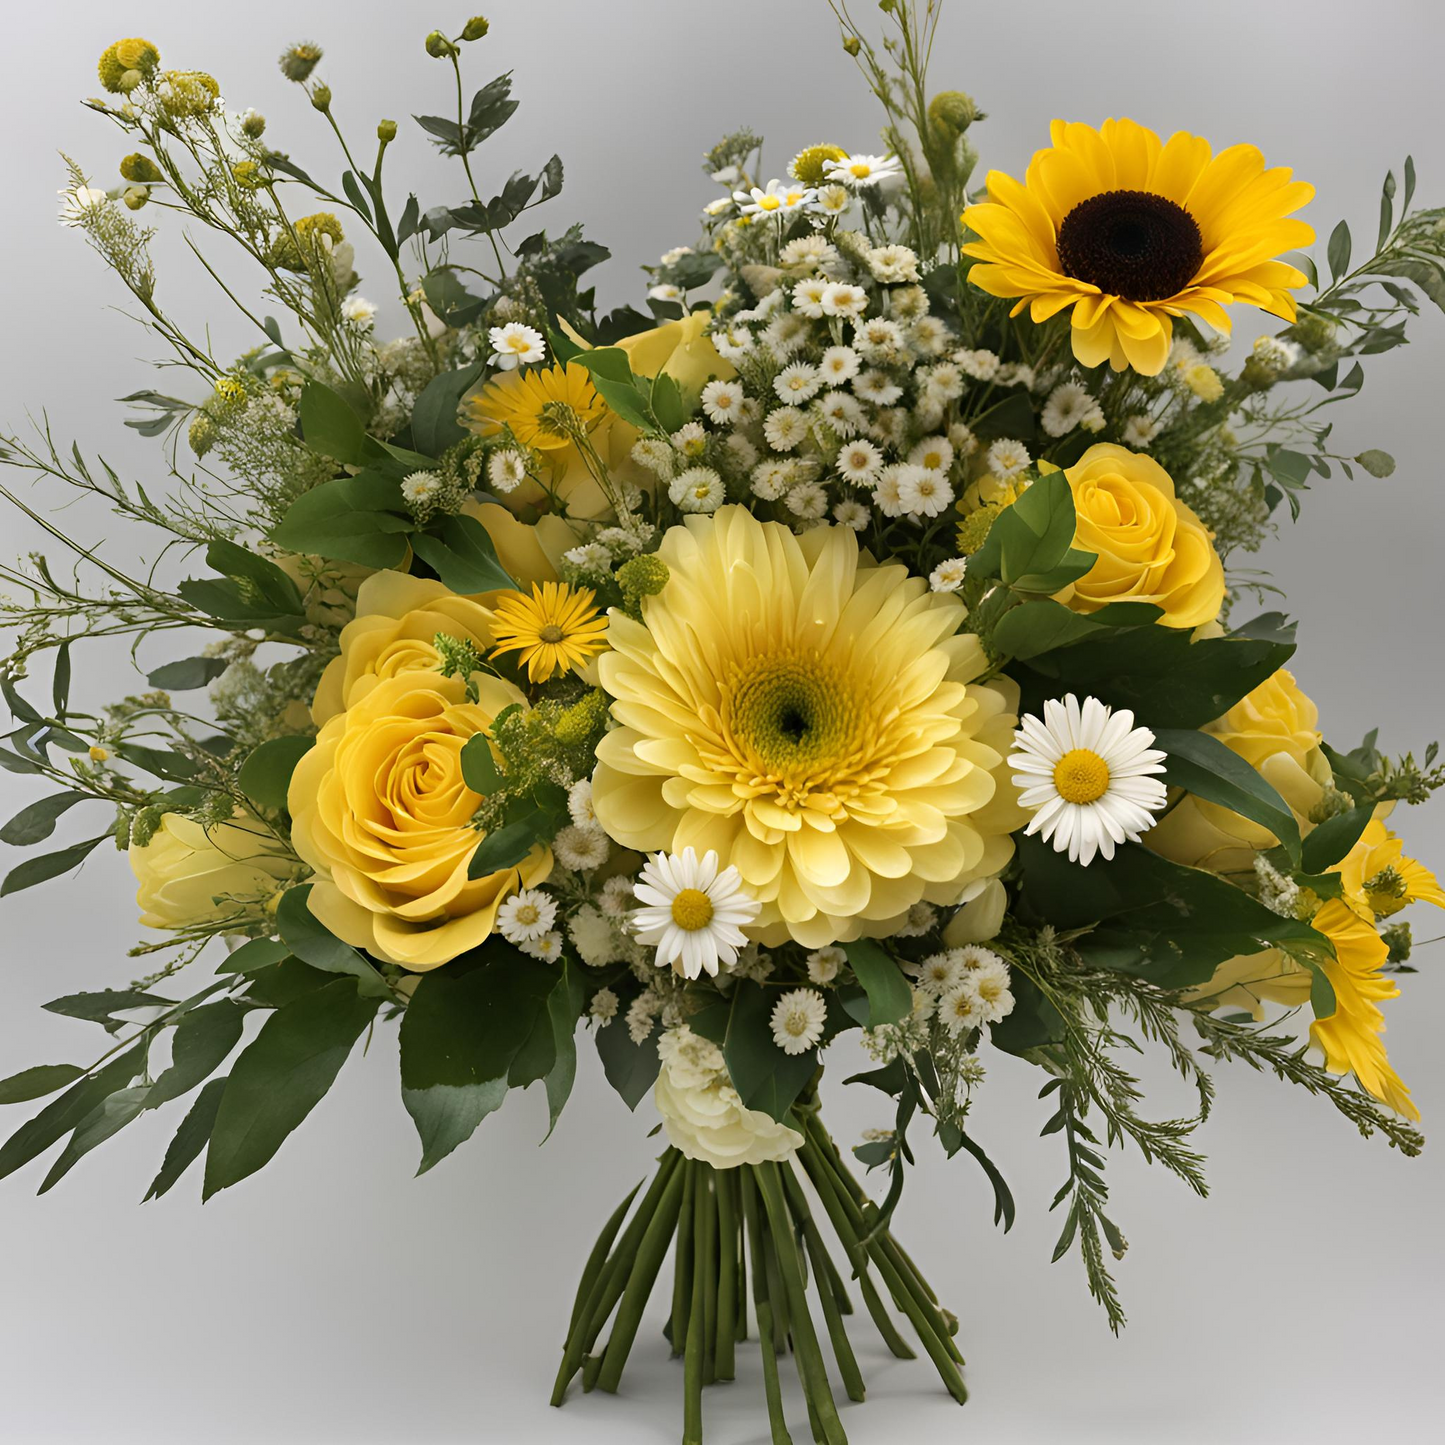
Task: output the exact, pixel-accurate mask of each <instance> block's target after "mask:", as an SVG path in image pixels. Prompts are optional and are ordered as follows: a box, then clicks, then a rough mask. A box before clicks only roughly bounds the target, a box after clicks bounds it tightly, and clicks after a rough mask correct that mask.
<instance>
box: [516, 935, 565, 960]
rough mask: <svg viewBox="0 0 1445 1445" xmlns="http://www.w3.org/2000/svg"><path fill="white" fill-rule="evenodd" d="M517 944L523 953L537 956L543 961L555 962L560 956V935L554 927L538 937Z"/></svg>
mask: <svg viewBox="0 0 1445 1445" xmlns="http://www.w3.org/2000/svg"><path fill="white" fill-rule="evenodd" d="M517 946H518V948H520V949H521V950H522V952H523V953H526V954H529V955H530V956H531V957H533V958H539V959H541V960H542V962H543V963H556V962H557V960H558V959H559V958H561V957H562V935H561V934H560V933H558V932H557V930H556V929H552V930H551V931H550V932H547V933H544V934H543V935H542V936H541V937H540V938H529V939H528V940H527V941H526V942H525V943H519V944H518V945H517Z"/></svg>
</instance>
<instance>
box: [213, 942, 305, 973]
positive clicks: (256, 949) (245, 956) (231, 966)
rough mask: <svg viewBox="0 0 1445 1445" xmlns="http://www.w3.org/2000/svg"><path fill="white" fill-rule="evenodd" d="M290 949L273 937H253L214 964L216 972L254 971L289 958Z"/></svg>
mask: <svg viewBox="0 0 1445 1445" xmlns="http://www.w3.org/2000/svg"><path fill="white" fill-rule="evenodd" d="M290 956H291V950H290V949H289V948H287V947H286V945H285V944H284V943H277V942H276V940H275V939H274V938H253V939H250V940H249V941H248V942H246V943H243V944H242V945H241V946H240V947H239V948H238V949H236V950H235V951H234V952H232V953H228V954H227V955H226V957H225V958H223V959H222V960H221V961H220V962H219V963H218V964H217V965H216V972H217V973H254V972H255V971H256V970H257V969H260V968H270V967H271V966H272V965H273V964H277V963H280V962H281V960H282V959H283V958H289V957H290Z"/></svg>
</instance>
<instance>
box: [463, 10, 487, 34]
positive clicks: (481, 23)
mask: <svg viewBox="0 0 1445 1445" xmlns="http://www.w3.org/2000/svg"><path fill="white" fill-rule="evenodd" d="M491 28H492V26H491V22H490V21H488V19H487V17H486V16H485V15H473V16H472V18H471V19H470V20H468V21H467V23H466V24H465V25H463V26H462V39H463V40H480V39H481V38H482V36H484V35H485V34H486V33H487V31H489V30H490V29H491Z"/></svg>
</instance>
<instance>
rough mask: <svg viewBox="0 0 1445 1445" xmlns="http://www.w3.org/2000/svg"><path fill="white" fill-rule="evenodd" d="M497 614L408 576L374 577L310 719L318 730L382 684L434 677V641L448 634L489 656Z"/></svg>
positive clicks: (470, 599)
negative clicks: (410, 676) (409, 676)
mask: <svg viewBox="0 0 1445 1445" xmlns="http://www.w3.org/2000/svg"><path fill="white" fill-rule="evenodd" d="M491 621H492V614H491V611H490V609H489V608H487V607H486V606H485V605H484V604H483V602H482V601H481V599H480V598H478V597H464V596H460V595H458V594H457V593H455V592H450V591H448V590H447V588H445V587H444V586H442V584H441V583H440V582H436V581H431V580H429V579H427V578H424V577H408V576H407V575H406V573H404V572H375V573H373V574H372V575H371V576H370V577H368V578H367V579H366V580H365V581H364V582H363V583H362V584H361V587H360V589H359V590H358V591H357V594H356V616H355V618H353V619H352V621H350V622H348V623H347V624H346V626H345V627H343V628H342V629H341V655H340V656H339V657H334V658H332V660H331V661H330V662H329V663H327V665H326V671H325V672H323V673H322V674H321V681H320V683H318V684H317V687H316V697H315V699H314V700H313V701H312V704H311V716H312V718H313V719H314V720H315V722H316V725H317V727H320V726H321V725H322V724H323V723H325V722H327V721H329V720H330V719H331V718H333V717H335V716H336V714H337V713H340V712H345V711H346V709H347V708H348V707H349V706H350V705H351V704H352V703H353V702H354V701H356V699H357V698H359V697H363V696H365V694H366V693H367V692H369V691H370V690H371V688H372V687H374V686H375V685H376V684H377V682H379V681H380V680H381V679H383V678H387V677H395V676H396V675H397V674H398V673H402V672H415V671H423V672H427V671H434V670H435V668H436V665H437V661H438V658H437V650H436V646H435V643H434V640H433V639H434V638H435V637H436V635H437V633H439V632H444V633H446V634H448V636H451V637H455V638H457V639H458V640H460V641H462V642H470V643H473V644H474V645H475V646H476V648H477V649H478V651H479V652H487V651H489V650H490V648H491V646H492V643H493V642H494V640H495V639H494V638H493V637H492V632H491Z"/></svg>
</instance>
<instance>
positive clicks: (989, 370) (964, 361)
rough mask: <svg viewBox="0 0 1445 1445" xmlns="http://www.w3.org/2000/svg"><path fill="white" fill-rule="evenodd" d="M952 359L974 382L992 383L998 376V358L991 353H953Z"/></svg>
mask: <svg viewBox="0 0 1445 1445" xmlns="http://www.w3.org/2000/svg"><path fill="white" fill-rule="evenodd" d="M953 359H954V360H955V361H956V362H957V363H958V364H959V365H960V366H961V367H962V368H963V369H964V371H966V372H967V373H968V375H969V376H971V377H973V379H974V380H975V381H992V380H993V379H994V377H996V376H997V375H998V368H999V360H998V356H997V355H996V354H995V353H994V352H992V351H955V352H954V353H953Z"/></svg>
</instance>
